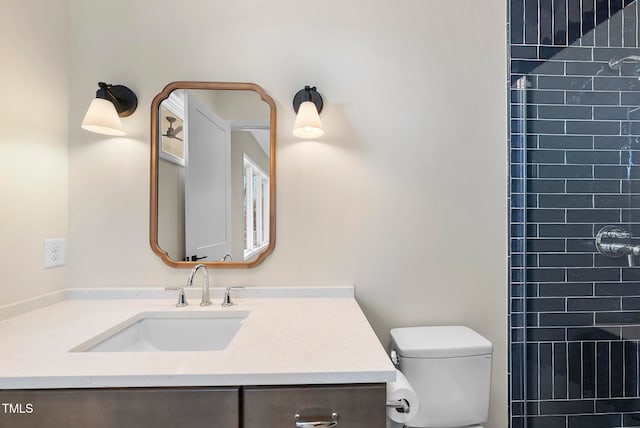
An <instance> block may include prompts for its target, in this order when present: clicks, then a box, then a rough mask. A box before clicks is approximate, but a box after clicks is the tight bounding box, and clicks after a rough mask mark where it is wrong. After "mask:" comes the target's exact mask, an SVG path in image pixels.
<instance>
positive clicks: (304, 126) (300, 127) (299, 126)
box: [293, 101, 324, 138]
mask: <svg viewBox="0 0 640 428" xmlns="http://www.w3.org/2000/svg"><path fill="white" fill-rule="evenodd" d="M293 135H295V136H296V137H298V138H318V137H321V136H322V135H324V129H322V121H320V115H319V114H318V109H317V108H316V105H315V104H314V103H313V102H312V101H304V102H303V103H302V104H300V107H299V108H298V115H297V116H296V120H295V122H294V124H293Z"/></svg>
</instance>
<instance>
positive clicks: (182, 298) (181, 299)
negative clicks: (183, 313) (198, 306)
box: [164, 287, 189, 308]
mask: <svg viewBox="0 0 640 428" xmlns="http://www.w3.org/2000/svg"><path fill="white" fill-rule="evenodd" d="M164 289H165V290H177V291H178V303H176V307H178V308H181V307H183V306H187V305H188V304H189V302H187V296H186V295H185V293H184V287H165V288H164Z"/></svg>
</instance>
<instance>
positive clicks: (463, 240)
mask: <svg viewBox="0 0 640 428" xmlns="http://www.w3.org/2000/svg"><path fill="white" fill-rule="evenodd" d="M70 5H71V7H70V52H71V62H70V82H71V83H70V97H71V99H70V112H69V124H70V127H69V133H70V141H69V144H70V153H69V177H70V195H69V198H70V199H69V209H70V213H69V214H70V222H69V224H70V230H69V233H70V260H69V261H70V272H69V279H70V284H71V286H73V287H118V286H165V285H177V284H182V283H184V281H185V280H186V277H187V274H188V272H187V271H185V270H176V269H171V268H169V267H167V266H165V265H163V263H162V262H161V261H160V259H159V258H157V257H156V256H155V255H154V254H153V253H152V252H151V250H150V248H149V243H148V240H149V232H148V228H149V222H148V218H149V212H148V210H149V194H148V192H149V177H148V175H149V121H150V113H149V106H150V104H151V100H152V98H153V96H154V95H155V94H156V93H158V92H159V91H160V90H161V89H162V88H163V86H164V85H165V84H166V83H168V82H170V81H175V80H207V81H239V82H255V83H257V84H259V85H261V86H262V87H263V88H265V90H266V91H267V92H268V93H269V94H270V95H271V96H272V97H273V98H274V99H275V100H276V103H277V106H278V165H277V180H278V182H277V183H278V189H277V191H278V193H277V210H278V211H277V215H278V223H277V244H276V249H275V251H274V252H273V254H272V255H271V256H270V257H269V258H268V259H267V260H266V261H265V262H264V263H263V264H262V265H261V266H259V267H258V268H256V269H250V270H219V271H215V272H213V275H212V276H213V281H214V283H215V284H216V285H235V284H241V285H256V286H258V285H323V284H336V285H342V284H354V285H355V286H356V291H357V298H358V301H359V302H360V304H361V305H362V307H363V309H364V311H365V313H366V315H367V317H368V318H369V320H370V322H371V323H372V325H373V326H374V328H375V329H376V331H377V333H378V335H379V337H380V339H381V340H382V341H383V343H386V342H387V340H388V330H389V329H390V328H391V327H395V326H411V325H426V324H447V323H453V324H466V325H469V326H471V327H473V328H475V329H476V330H478V331H479V332H481V333H482V334H484V335H486V336H487V337H488V338H489V339H490V340H491V341H492V342H493V343H494V344H495V363H494V382H493V397H492V403H493V404H492V414H491V421H490V423H489V424H488V425H487V426H488V427H489V428H501V427H504V426H506V403H507V397H506V352H507V350H506V337H507V328H506V298H507V287H506V283H507V268H506V244H507V236H506V233H507V223H506V213H507V209H506V185H507V181H506V163H507V160H506V148H505V146H506V144H505V139H506V137H505V129H506V126H505V117H506V108H505V103H506V100H505V80H506V79H505V70H506V65H505V57H506V53H505V45H506V42H505V34H504V33H505V1H504V0H490V1H483V2H478V1H473V0H459V1H455V2H452V1H426V0H402V1H399V2H397V1H381V0H375V1H371V0H368V1H367V0H352V1H344V0H324V1H321V2H300V1H299V0H280V1H277V2H274V1H268V0H211V1H207V2H204V1H186V2H181V3H180V4H176V3H175V2H173V1H168V0H155V1H151V0H146V1H144V0H134V1H132V0H112V1H110V2H109V6H108V7H104V2H100V1H97V0H70ZM99 80H105V81H108V82H111V83H121V84H126V85H128V86H130V87H131V88H132V89H133V90H134V91H135V92H136V93H137V94H138V97H139V101H140V105H139V107H138V111H137V112H136V113H135V115H133V116H132V117H130V118H127V119H124V121H123V123H124V126H125V127H126V129H127V130H128V132H129V136H128V137H126V138H108V137H104V136H99V135H96V134H90V133H87V132H84V131H82V130H81V129H80V127H79V123H80V121H81V119H82V115H83V113H84V111H85V109H86V108H87V105H88V103H89V101H90V99H91V97H92V96H93V93H94V91H95V89H96V88H97V86H96V82H97V81H99ZM305 84H311V85H317V87H318V90H319V91H320V92H321V93H322V94H323V96H324V99H325V110H324V111H323V113H322V120H323V122H324V125H325V128H326V134H325V136H324V137H323V138H321V139H319V140H315V141H300V140H298V139H296V138H294V137H293V136H292V135H291V133H290V130H291V126H292V124H293V120H294V113H293V110H292V108H291V100H292V98H293V95H294V94H295V93H296V91H298V90H299V89H301V88H302V87H303V86H304V85H305ZM327 322H331V320H327ZM336 352H339V350H336Z"/></svg>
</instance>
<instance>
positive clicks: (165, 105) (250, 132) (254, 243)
mask: <svg viewBox="0 0 640 428" xmlns="http://www.w3.org/2000/svg"><path fill="white" fill-rule="evenodd" d="M275 117H276V110H275V103H274V102H273V100H272V99H271V98H270V97H269V96H268V95H267V94H266V93H265V91H264V90H263V89H262V88H260V87H259V86H257V85H255V84H251V83H213V82H211V83H209V82H174V83H171V84H169V85H167V86H166V87H165V89H164V90H163V91H162V92H161V93H160V94H158V95H157V96H156V97H155V99H154V101H153V103H152V121H151V122H152V124H151V135H152V138H151V140H152V141H151V142H152V150H151V216H150V217H151V248H152V249H153V251H154V252H155V253H156V254H158V255H159V256H160V257H161V258H162V260H163V261H164V262H165V263H167V264H169V265H170V266H174V267H190V266H193V265H194V264H195V263H196V262H197V263H205V264H206V265H207V266H209V267H223V268H224V267H253V266H255V265H257V264H259V263H261V262H262V261H263V260H264V258H265V257H266V256H267V255H268V254H269V253H271V251H273V248H274V244H275V123H276V122H275Z"/></svg>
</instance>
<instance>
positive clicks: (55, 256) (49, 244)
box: [44, 239, 64, 269]
mask: <svg viewBox="0 0 640 428" xmlns="http://www.w3.org/2000/svg"><path fill="white" fill-rule="evenodd" d="M62 265H64V239H45V240H44V268H45V269H46V268H50V267H55V266H62Z"/></svg>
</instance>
